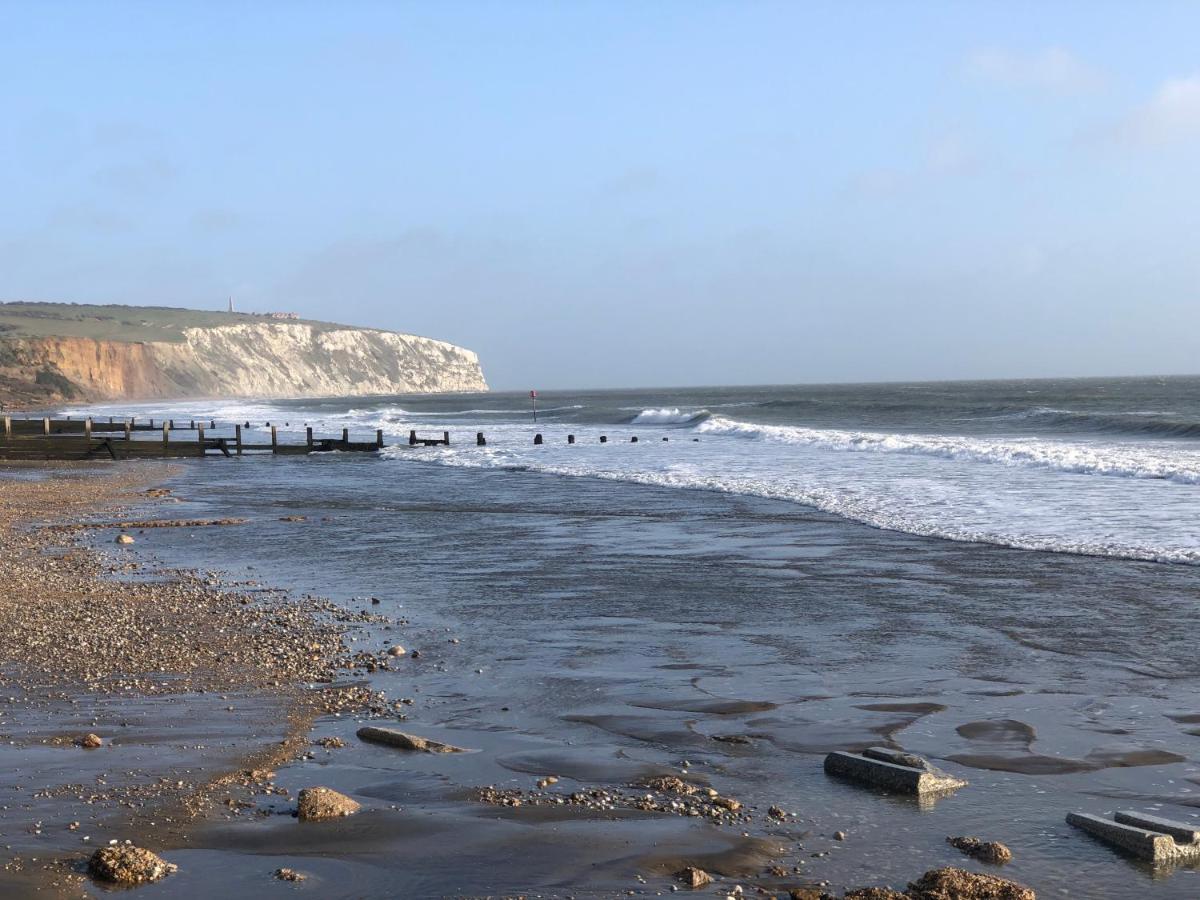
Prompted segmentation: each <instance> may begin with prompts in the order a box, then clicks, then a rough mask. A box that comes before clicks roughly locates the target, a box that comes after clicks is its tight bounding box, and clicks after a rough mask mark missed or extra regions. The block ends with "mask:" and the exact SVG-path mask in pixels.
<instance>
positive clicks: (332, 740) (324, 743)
mask: <svg viewBox="0 0 1200 900" xmlns="http://www.w3.org/2000/svg"><path fill="white" fill-rule="evenodd" d="M316 744H317V746H319V747H324V748H325V749H326V750H341V749H342V748H343V747H345V746H346V742H345V741H343V740H342V739H341V738H340V737H323V738H321V739H320V740H318V741H316Z"/></svg>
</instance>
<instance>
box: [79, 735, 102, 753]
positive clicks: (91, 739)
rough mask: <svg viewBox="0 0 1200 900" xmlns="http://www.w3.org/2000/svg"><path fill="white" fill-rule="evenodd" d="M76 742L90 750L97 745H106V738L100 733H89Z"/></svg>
mask: <svg viewBox="0 0 1200 900" xmlns="http://www.w3.org/2000/svg"><path fill="white" fill-rule="evenodd" d="M75 743H77V744H79V746H80V747H86V748H87V749H89V750H95V749H96V748H97V747H103V746H104V738H102V737H100V735H98V734H92V733H88V734H85V735H84V736H83V737H81V738H80V739H79V740H78V741H76V742H75Z"/></svg>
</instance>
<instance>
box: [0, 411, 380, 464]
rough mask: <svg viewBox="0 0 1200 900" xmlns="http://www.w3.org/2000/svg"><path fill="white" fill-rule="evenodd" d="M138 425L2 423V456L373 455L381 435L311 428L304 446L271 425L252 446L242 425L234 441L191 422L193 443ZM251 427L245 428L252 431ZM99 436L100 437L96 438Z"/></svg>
mask: <svg viewBox="0 0 1200 900" xmlns="http://www.w3.org/2000/svg"><path fill="white" fill-rule="evenodd" d="M151 423H152V424H151V425H147V424H144V423H137V422H136V421H135V420H134V419H124V420H123V421H121V422H116V421H114V420H112V419H110V420H109V421H108V422H107V423H103V422H96V421H94V420H93V419H91V418H86V419H82V420H72V419H66V420H52V419H50V418H49V417H43V418H42V419H41V420H40V421H39V420H35V419H15V420H14V419H13V418H12V417H11V416H4V417H3V437H2V439H0V456H5V457H27V458H34V459H37V458H42V459H88V458H91V457H93V456H95V455H97V454H104V453H107V454H108V455H109V456H111V457H112V458H113V459H121V458H127V457H168V456H169V457H179V456H207V455H208V454H209V453H210V452H215V453H219V454H221V455H223V456H235V455H236V456H241V455H242V454H243V453H245V452H253V451H258V452H266V451H270V452H271V453H273V454H287V453H296V454H299V453H314V452H328V451H333V450H352V451H355V450H356V451H374V450H381V449H382V448H383V446H384V443H383V430H382V429H377V430H376V432H375V440H374V441H371V442H365V441H351V440H350V430H349V429H348V428H343V429H342V435H341V439H340V440H339V439H337V438H320V437H314V435H313V430H312V428H311V427H306V428H305V442H304V443H303V444H290V443H280V442H279V433H278V428H277V426H275V425H271V424H270V423H267V424H268V427H270V430H271V442H270V443H269V444H266V443H251V442H248V441H245V440H243V435H242V428H243V426H242V425H234V426H233V436H232V438H231V437H229V436H227V435H219V436H214V435H211V434H209V433H206V430H207V431H212V430H216V421H215V420H212V419H210V420H209V421H208V424H207V429H206V425H205V423H204V422H202V421H201V422H199V423H197V422H196V421H195V420H190V421H189V425H188V426H184V427H182V428H181V429H178V430H189V431H192V430H194V431H195V433H196V437H195V440H191V439H187V440H180V439H179V438H175V439H172V437H171V432H172V431H175V430H177V428H176V425H175V422H174V420H172V419H167V420H163V421H162V422H161V426H154V425H153V420H151ZM248 424H249V423H247V425H248ZM152 428H153V430H154V431H158V430H160V428H161V432H162V440H161V441H156V440H145V439H143V440H134V438H133V432H135V431H141V432H146V431H150V430H151V429H152ZM96 433H99V434H100V435H103V436H100V437H95V436H94V435H95V434H96Z"/></svg>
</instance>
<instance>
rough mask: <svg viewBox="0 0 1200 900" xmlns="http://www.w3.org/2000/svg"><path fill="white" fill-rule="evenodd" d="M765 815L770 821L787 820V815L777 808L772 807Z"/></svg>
mask: <svg viewBox="0 0 1200 900" xmlns="http://www.w3.org/2000/svg"><path fill="white" fill-rule="evenodd" d="M767 815H768V816H770V817H771V818H772V819H786V818H787V813H786V812H784V811H783V809H782V808H780V807H778V806H772V807H771V808H770V809H768V810H767Z"/></svg>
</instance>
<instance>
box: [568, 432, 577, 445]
mask: <svg viewBox="0 0 1200 900" xmlns="http://www.w3.org/2000/svg"><path fill="white" fill-rule="evenodd" d="M567 443H568V444H573V443H575V435H573V434H568V435H567Z"/></svg>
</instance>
